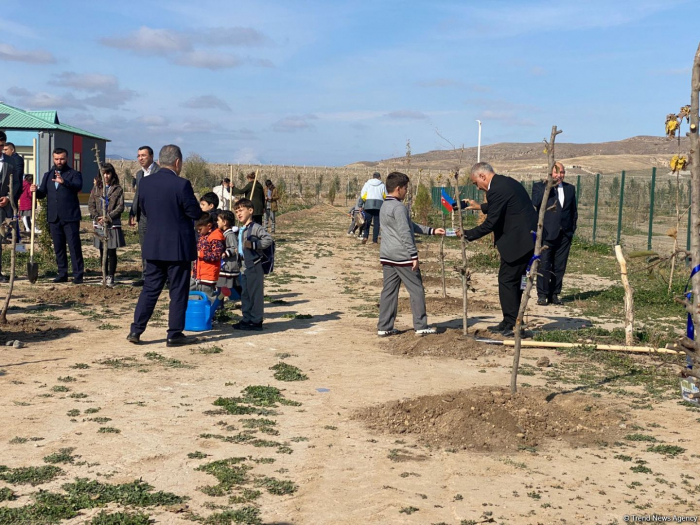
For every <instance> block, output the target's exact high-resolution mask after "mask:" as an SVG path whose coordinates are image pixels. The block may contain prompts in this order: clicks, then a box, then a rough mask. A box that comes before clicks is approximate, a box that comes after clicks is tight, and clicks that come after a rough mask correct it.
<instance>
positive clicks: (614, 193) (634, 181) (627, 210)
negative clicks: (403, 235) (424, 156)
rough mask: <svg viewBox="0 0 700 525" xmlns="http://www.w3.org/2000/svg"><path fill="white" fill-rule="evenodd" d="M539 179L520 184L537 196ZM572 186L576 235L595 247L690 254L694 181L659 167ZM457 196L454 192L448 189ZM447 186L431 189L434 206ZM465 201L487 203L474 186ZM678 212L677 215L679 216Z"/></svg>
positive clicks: (463, 191) (465, 189)
mask: <svg viewBox="0 0 700 525" xmlns="http://www.w3.org/2000/svg"><path fill="white" fill-rule="evenodd" d="M537 180H538V179H536V178H531V179H527V180H525V179H523V180H521V181H520V182H521V183H522V184H523V186H525V188H526V189H527V191H528V193H529V194H530V195H532V185H533V184H534V183H535V182H536V181H537ZM566 181H567V182H569V183H570V184H573V185H574V186H575V188H576V199H577V204H578V229H577V231H576V235H577V236H578V237H580V238H581V239H585V240H587V241H589V242H593V243H604V244H622V245H623V246H625V247H626V248H627V249H628V250H634V251H641V250H654V251H657V252H670V251H671V250H673V246H674V241H675V239H676V238H677V239H678V247H679V248H684V247H685V248H686V249H688V250H689V249H690V213H689V210H690V206H691V202H690V178H689V177H688V176H683V175H679V174H676V175H667V174H665V173H664V174H663V175H659V174H657V170H656V168H653V169H650V170H646V171H627V172H626V171H622V172H620V173H612V174H605V175H601V174H596V175H577V176H574V177H568V178H567V180H566ZM444 189H445V191H446V192H447V193H448V194H450V195H451V196H452V197H454V189H453V188H450V187H445V188H444ZM442 190H443V187H439V186H438V187H433V188H432V201H433V206H434V207H437V208H439V207H442V203H441V192H442ZM459 193H460V198H462V199H465V198H468V199H474V200H477V201H479V202H483V200H484V192H482V191H479V190H477V189H476V187H475V186H472V185H469V186H460V188H459ZM677 211H678V213H677Z"/></svg>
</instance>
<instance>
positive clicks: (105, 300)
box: [34, 284, 141, 306]
mask: <svg viewBox="0 0 700 525" xmlns="http://www.w3.org/2000/svg"><path fill="white" fill-rule="evenodd" d="M140 293H141V289H140V288H133V287H131V286H116V287H114V288H107V287H105V286H102V285H93V284H78V285H73V284H69V285H63V286H50V287H49V288H46V289H42V291H41V295H38V296H37V297H36V298H35V299H34V300H35V301H36V302H37V303H46V304H92V305H104V306H115V305H123V304H125V303H129V302H132V301H133V302H135V301H137V300H138V298H139V294H140Z"/></svg>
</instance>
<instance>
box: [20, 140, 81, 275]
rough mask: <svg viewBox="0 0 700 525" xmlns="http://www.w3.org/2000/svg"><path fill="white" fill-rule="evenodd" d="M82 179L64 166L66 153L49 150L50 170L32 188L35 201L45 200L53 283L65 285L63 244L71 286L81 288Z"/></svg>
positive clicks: (66, 269)
mask: <svg viewBox="0 0 700 525" xmlns="http://www.w3.org/2000/svg"><path fill="white" fill-rule="evenodd" d="M82 189H83V175H82V174H81V173H80V172H79V171H75V170H74V169H72V168H71V167H70V166H69V165H68V152H67V151H66V150H65V149H63V148H56V149H55V150H53V168H52V169H51V170H49V171H47V172H46V173H44V176H43V178H42V179H41V185H39V187H37V185H36V184H32V186H31V190H32V191H35V192H36V198H37V199H43V198H46V216H47V218H48V222H49V229H50V230H51V239H52V240H53V250H54V253H55V254H56V265H57V266H58V276H57V277H56V278H55V279H54V280H53V282H55V283H64V282H66V281H68V258H67V257H66V242H68V250H69V251H70V258H71V263H72V266H73V284H82V282H83V274H84V273H85V269H84V266H83V249H82V246H81V244H80V219H81V213H80V201H78V194H79V193H80V192H81V190H82Z"/></svg>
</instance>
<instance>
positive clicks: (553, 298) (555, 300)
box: [550, 295, 564, 305]
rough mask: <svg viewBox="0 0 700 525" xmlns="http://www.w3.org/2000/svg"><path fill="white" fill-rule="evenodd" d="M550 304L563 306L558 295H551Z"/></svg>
mask: <svg viewBox="0 0 700 525" xmlns="http://www.w3.org/2000/svg"><path fill="white" fill-rule="evenodd" d="M550 302H551V303H552V304H557V305H562V304H564V303H563V302H562V300H561V299H559V296H558V295H553V296H552V300H551V301H550Z"/></svg>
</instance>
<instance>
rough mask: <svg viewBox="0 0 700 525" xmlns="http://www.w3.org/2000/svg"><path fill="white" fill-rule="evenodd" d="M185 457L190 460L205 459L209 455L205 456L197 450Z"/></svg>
mask: <svg viewBox="0 0 700 525" xmlns="http://www.w3.org/2000/svg"><path fill="white" fill-rule="evenodd" d="M187 457H188V458H190V459H205V458H208V457H209V454H205V453H204V452H200V451H199V450H197V451H195V452H190V453H189V454H187Z"/></svg>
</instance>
